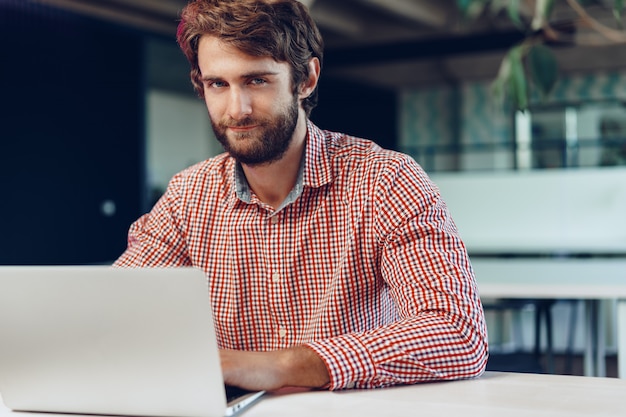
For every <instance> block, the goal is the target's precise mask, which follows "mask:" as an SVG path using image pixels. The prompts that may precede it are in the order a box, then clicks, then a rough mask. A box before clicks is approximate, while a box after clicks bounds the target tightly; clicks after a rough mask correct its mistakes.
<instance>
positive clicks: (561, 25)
mask: <svg viewBox="0 0 626 417" xmlns="http://www.w3.org/2000/svg"><path fill="white" fill-rule="evenodd" d="M625 2H626V0H595V1H589V0H588V1H582V0H580V1H579V0H457V5H458V7H459V9H460V10H461V12H462V13H463V14H464V15H465V16H468V17H469V18H473V19H476V18H478V17H484V16H485V15H491V16H500V15H503V14H506V16H507V17H508V19H510V20H511V22H513V24H514V25H515V26H516V27H518V28H519V29H520V30H522V31H523V32H524V39H523V40H522V41H521V42H520V43H518V44H517V45H514V46H513V47H512V48H511V49H510V50H509V51H508V52H507V53H506V55H505V57H504V58H503V60H502V63H501V65H500V69H499V71H498V75H497V76H496V79H495V80H494V82H493V90H494V93H496V95H497V96H498V97H506V98H508V99H510V101H511V103H512V105H513V106H514V107H515V108H517V109H519V110H526V109H527V108H528V104H529V95H530V94H529V92H530V89H531V86H534V87H535V88H537V90H538V91H539V92H540V94H541V95H542V96H544V97H547V96H548V95H549V94H550V93H551V91H552V89H553V88H554V85H555V84H556V82H557V80H558V76H559V70H558V64H557V59H556V57H555V55H554V52H553V46H554V45H563V44H572V45H573V44H593V45H598V44H602V43H626V31H624V26H623V14H624V8H625ZM557 8H560V9H564V8H567V9H568V10H569V11H570V12H571V13H569V15H568V16H569V17H568V18H567V19H566V20H560V21H554V20H553V14H554V11H555V9H557ZM589 8H593V9H594V10H596V11H597V10H601V9H605V10H610V11H611V12H612V15H613V20H614V22H615V28H613V27H611V26H609V25H607V24H606V23H602V22H600V21H599V20H598V19H597V18H595V17H594V16H593V15H592V14H591V13H590V12H589ZM580 32H586V33H587V35H588V36H587V37H582V36H580ZM576 35H578V36H576Z"/></svg>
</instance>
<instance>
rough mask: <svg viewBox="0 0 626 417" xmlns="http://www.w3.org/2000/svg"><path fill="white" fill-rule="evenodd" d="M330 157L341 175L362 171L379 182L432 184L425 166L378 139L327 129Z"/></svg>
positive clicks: (361, 172) (428, 186)
mask: <svg viewBox="0 0 626 417" xmlns="http://www.w3.org/2000/svg"><path fill="white" fill-rule="evenodd" d="M324 135H325V138H326V143H327V150H328V153H329V157H330V159H331V161H332V164H333V166H334V167H335V172H336V173H337V174H339V175H341V174H343V175H346V174H352V175H351V176H353V175H354V173H359V175H361V176H365V177H369V178H375V179H376V182H377V183H379V184H384V183H389V182H396V181H405V182H414V183H416V184H419V185H420V186H421V187H426V188H430V187H431V184H432V183H431V181H430V178H429V177H428V175H427V174H426V172H425V171H424V170H423V169H422V167H421V166H420V165H419V163H417V161H415V159H413V157H411V156H410V155H407V154H405V153H402V152H398V151H394V150H390V149H384V148H382V147H380V146H379V145H378V144H376V143H375V142H374V141H372V140H369V139H364V138H359V137H355V136H351V135H347V134H343V133H338V132H330V131H324Z"/></svg>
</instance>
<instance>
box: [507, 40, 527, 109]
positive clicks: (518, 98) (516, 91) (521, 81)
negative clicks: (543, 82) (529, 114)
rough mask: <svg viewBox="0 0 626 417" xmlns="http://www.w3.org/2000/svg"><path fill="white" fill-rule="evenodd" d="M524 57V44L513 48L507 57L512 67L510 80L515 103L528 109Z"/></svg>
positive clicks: (518, 107)
mask: <svg viewBox="0 0 626 417" xmlns="http://www.w3.org/2000/svg"><path fill="white" fill-rule="evenodd" d="M522 57H523V46H522V45H520V46H516V47H515V48H513V49H512V50H511V52H509V54H508V55H507V58H506V59H507V60H508V61H509V65H510V67H511V74H510V77H509V82H508V87H509V92H510V94H511V100H512V101H513V105H514V106H515V107H516V108H517V109H518V110H526V109H527V108H528V83H527V82H526V74H525V73H524V64H523V63H522Z"/></svg>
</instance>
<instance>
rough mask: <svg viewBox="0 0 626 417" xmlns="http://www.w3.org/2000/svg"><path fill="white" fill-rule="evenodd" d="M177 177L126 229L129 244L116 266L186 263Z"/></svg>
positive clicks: (182, 264)
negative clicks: (147, 210) (154, 202)
mask: <svg viewBox="0 0 626 417" xmlns="http://www.w3.org/2000/svg"><path fill="white" fill-rule="evenodd" d="M181 204H182V202H181V198H180V195H179V185H178V178H177V177H174V178H173V179H172V182H171V183H170V185H169V186H168V188H167V191H166V192H165V194H164V195H163V196H162V197H161V199H159V201H158V202H157V203H156V204H155V206H154V207H153V208H152V210H151V211H150V213H148V214H145V215H143V216H141V217H140V218H139V219H138V220H137V221H136V222H134V223H133V224H132V225H131V227H130V230H129V232H128V247H127V249H126V251H125V252H124V253H123V254H122V255H121V256H120V257H119V258H118V259H117V261H116V262H115V264H114V265H115V266H119V267H155V266H168V267H172V266H189V265H190V263H191V262H190V260H189V259H188V256H187V245H186V243H185V240H184V238H183V221H182V219H181V218H180V214H179V212H180V210H179V208H180V205H181Z"/></svg>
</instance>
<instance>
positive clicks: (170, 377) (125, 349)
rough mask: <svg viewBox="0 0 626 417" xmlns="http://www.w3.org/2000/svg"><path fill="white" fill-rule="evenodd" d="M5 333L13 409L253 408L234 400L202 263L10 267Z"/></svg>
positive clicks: (213, 414)
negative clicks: (188, 265) (225, 380)
mask: <svg viewBox="0 0 626 417" xmlns="http://www.w3.org/2000/svg"><path fill="white" fill-rule="evenodd" d="M0 340H1V343H0V393H1V395H2V399H3V401H4V403H5V405H6V406H7V407H9V408H11V409H13V410H20V411H42V412H62V413H82V414H113V415H136V416H162V417H171V416H179V417H222V416H225V415H232V414H234V413H235V412H238V411H241V410H242V409H243V407H244V405H242V404H239V403H236V404H232V405H231V406H229V407H227V404H226V397H225V390H224V383H223V378H222V373H221V369H220V361H219V352H218V349H217V343H216V339H215V330H214V325H213V316H212V312H211V306H210V302H209V296H208V289H207V283H206V277H205V276H204V273H203V272H202V271H200V270H198V269H194V268H141V269H120V268H112V267H109V266H53V267H43V266H28V267H25V266H21V267H0ZM260 394H261V393H253V394H252V395H248V396H247V397H248V398H247V399H246V400H245V402H252V401H253V400H254V399H256V398H257V397H258V396H259V395H260Z"/></svg>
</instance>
